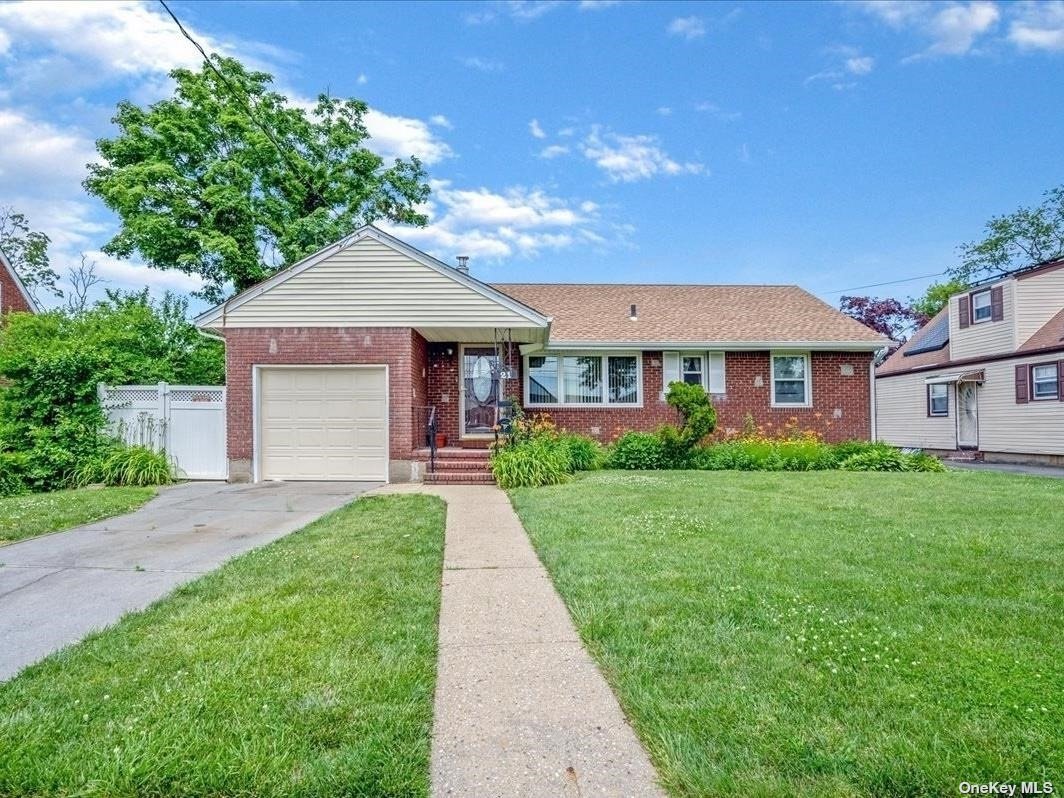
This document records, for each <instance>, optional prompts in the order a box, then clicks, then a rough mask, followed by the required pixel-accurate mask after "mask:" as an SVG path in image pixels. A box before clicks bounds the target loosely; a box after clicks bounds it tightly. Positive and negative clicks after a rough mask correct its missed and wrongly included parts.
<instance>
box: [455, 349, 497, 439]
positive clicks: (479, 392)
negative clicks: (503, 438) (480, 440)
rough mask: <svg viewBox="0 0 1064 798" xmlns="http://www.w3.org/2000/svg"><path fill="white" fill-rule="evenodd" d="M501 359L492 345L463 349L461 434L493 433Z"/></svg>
mask: <svg viewBox="0 0 1064 798" xmlns="http://www.w3.org/2000/svg"><path fill="white" fill-rule="evenodd" d="M498 365H499V358H498V356H497V355H496V354H495V347H493V346H466V347H463V348H462V391H461V394H462V434H463V435H490V434H491V433H492V432H493V431H494V427H495V408H496V405H497V404H498V401H499V379H498V374H499V369H498Z"/></svg>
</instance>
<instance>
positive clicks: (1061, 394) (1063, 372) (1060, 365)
mask: <svg viewBox="0 0 1064 798" xmlns="http://www.w3.org/2000/svg"><path fill="white" fill-rule="evenodd" d="M1057 399H1059V400H1060V401H1062V402H1064V360H1058V361H1057Z"/></svg>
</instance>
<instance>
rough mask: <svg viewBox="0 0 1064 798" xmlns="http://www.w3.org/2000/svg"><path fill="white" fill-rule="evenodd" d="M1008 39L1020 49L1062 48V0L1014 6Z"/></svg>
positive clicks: (1063, 6)
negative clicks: (1015, 9) (1016, 11)
mask: <svg viewBox="0 0 1064 798" xmlns="http://www.w3.org/2000/svg"><path fill="white" fill-rule="evenodd" d="M1015 8H1017V9H1018V15H1017V18H1016V19H1014V20H1012V22H1011V23H1010V24H1009V35H1008V38H1009V41H1010V42H1012V43H1013V44H1014V45H1016V46H1017V47H1019V48H1020V49H1021V50H1064V0H1053V1H1052V2H1040V3H1024V4H1022V5H1019V6H1016V7H1015Z"/></svg>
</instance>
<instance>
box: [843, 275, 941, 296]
mask: <svg viewBox="0 0 1064 798" xmlns="http://www.w3.org/2000/svg"><path fill="white" fill-rule="evenodd" d="M945 274H948V271H946V270H943V271H940V272H935V273H934V274H920V275H917V276H916V277H906V278H905V279H903V280H888V281H887V282H885V283H870V284H869V285H855V286H853V287H852V288H835V289H833V290H831V291H825V292H824V293H827V294H841V293H843V292H844V291H859V290H861V289H862V288H880V287H882V286H884V285H897V284H898V283H911V282H912V281H913V280H926V279H927V278H928V277H942V276H943V275H945Z"/></svg>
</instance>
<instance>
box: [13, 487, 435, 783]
mask: <svg viewBox="0 0 1064 798" xmlns="http://www.w3.org/2000/svg"><path fill="white" fill-rule="evenodd" d="M443 527H444V505H443V503H442V502H441V501H439V500H438V499H435V498H431V497H428V496H384V497H367V498H363V499H360V500H359V501H357V502H355V503H353V504H351V505H348V506H347V507H345V508H343V509H341V510H338V511H336V512H335V513H332V514H330V515H328V516H326V517H325V518H323V519H321V520H319V521H317V522H315V523H314V524H311V525H310V526H308V527H306V528H305V529H303V530H301V531H299V532H296V533H294V534H292V535H290V536H288V537H286V538H282V539H281V540H279V541H277V542H276V543H273V544H271V545H269V546H266V547H264V548H262V549H258V550H256V551H253V552H250V553H248V554H246V555H244V556H242V557H240V558H238V559H236V560H234V561H233V562H231V563H229V564H228V565H225V566H224V567H222V568H221V569H220V570H218V571H216V572H214V573H212V574H209V575H207V576H205V577H203V578H201V579H199V580H197V581H196V582H193V583H190V584H188V585H186V586H184V587H182V588H179V589H178V590H177V591H176V592H175V593H173V594H172V595H171V596H169V597H167V598H165V599H163V600H161V601H160V602H158V603H157V604H155V605H154V606H152V607H151V608H149V609H148V610H146V611H145V612H142V613H138V614H135V615H130V616H127V617H126V618H125V619H124V620H122V621H121V622H120V623H119V624H117V625H116V626H114V627H112V628H111V629H109V630H107V631H104V632H102V633H100V634H97V635H95V636H93V637H91V638H89V639H88V640H86V641H84V642H82V643H80V644H78V645H76V646H73V647H72V648H69V649H67V650H66V651H64V652H60V653H59V654H57V655H54V656H52V657H50V658H48V659H47V660H45V661H44V662H42V663H40V664H38V665H35V666H33V667H31V668H29V669H28V670H26V671H24V672H23V673H22V674H21V675H19V676H18V677H16V678H15V679H14V680H13V681H11V682H9V683H8V684H6V685H0V795H4V796H29V795H33V796H38V795H54V796H59V795H62V796H74V795H77V796H249V797H250V796H256V797H258V796H263V797H268V796H330V797H331V796H418V795H426V794H427V792H428V764H429V735H430V730H431V724H432V697H433V689H434V685H435V673H436V626H437V617H438V613H439V600H440V569H441V565H442V556H443V554H442V552H443Z"/></svg>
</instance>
